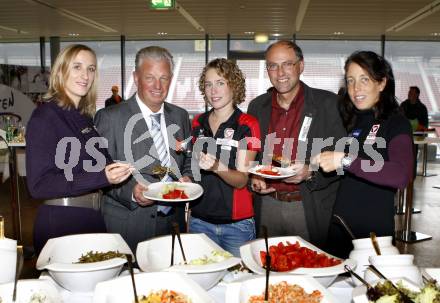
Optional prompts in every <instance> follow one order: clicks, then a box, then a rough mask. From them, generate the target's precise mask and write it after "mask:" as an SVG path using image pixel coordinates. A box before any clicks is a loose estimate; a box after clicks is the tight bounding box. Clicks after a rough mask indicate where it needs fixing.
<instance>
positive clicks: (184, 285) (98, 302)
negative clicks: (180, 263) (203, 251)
mask: <svg viewBox="0 0 440 303" xmlns="http://www.w3.org/2000/svg"><path fill="white" fill-rule="evenodd" d="M134 277H135V281H136V291H137V295H138V297H139V296H142V295H148V294H149V293H150V292H151V291H158V290H165V289H168V290H174V291H177V292H180V293H182V294H184V295H186V296H188V298H189V299H191V303H214V300H213V299H212V298H211V297H210V296H209V295H208V293H207V292H206V291H205V290H204V289H202V288H201V287H200V286H199V285H198V284H197V283H195V282H194V281H193V280H191V279H189V277H188V276H187V275H185V274H184V273H176V272H152V273H140V274H135V275H134ZM133 302H134V295H133V286H132V282H131V277H130V276H125V277H120V278H116V279H113V280H111V281H106V282H101V283H98V284H97V285H96V288H95V293H94V295H93V303H133Z"/></svg>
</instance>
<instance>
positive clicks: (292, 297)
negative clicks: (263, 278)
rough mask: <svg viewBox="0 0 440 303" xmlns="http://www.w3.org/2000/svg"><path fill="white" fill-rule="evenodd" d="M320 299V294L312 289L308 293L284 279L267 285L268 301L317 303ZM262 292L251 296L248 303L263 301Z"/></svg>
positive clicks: (270, 302) (273, 302)
mask: <svg viewBox="0 0 440 303" xmlns="http://www.w3.org/2000/svg"><path fill="white" fill-rule="evenodd" d="M321 300H322V294H321V292H320V291H318V290H314V291H313V292H312V293H311V294H308V293H307V292H306V291H305V290H304V288H302V287H301V286H299V285H296V284H293V285H292V284H288V283H287V282H286V281H283V282H280V283H277V284H271V285H269V300H268V301H267V302H268V303H291V302H292V303H293V302H301V303H318V302H321ZM264 302H266V301H264V292H263V294H262V295H260V296H251V297H250V298H249V300H248V303H264Z"/></svg>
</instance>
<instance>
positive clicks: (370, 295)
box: [344, 265, 381, 301]
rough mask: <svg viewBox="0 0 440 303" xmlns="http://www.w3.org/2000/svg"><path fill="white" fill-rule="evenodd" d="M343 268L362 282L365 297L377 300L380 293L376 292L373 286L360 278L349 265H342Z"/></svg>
mask: <svg viewBox="0 0 440 303" xmlns="http://www.w3.org/2000/svg"><path fill="white" fill-rule="evenodd" d="M344 270H345V271H346V272H348V273H350V274H351V275H352V276H353V277H355V278H356V279H358V280H359V281H361V282H362V284H364V285H365V286H366V287H367V297H368V300H371V301H376V300H378V299H379V298H380V297H381V295H380V293H379V292H378V291H377V290H376V289H375V288H374V287H373V286H371V284H370V283H368V282H367V281H365V280H364V279H362V278H361V277H360V276H359V275H358V274H357V273H355V272H354V271H353V270H352V269H351V268H350V266H348V265H345V266H344Z"/></svg>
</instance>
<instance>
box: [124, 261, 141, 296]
mask: <svg viewBox="0 0 440 303" xmlns="http://www.w3.org/2000/svg"><path fill="white" fill-rule="evenodd" d="M125 257H126V258H127V262H128V271H129V272H130V276H131V284H132V285H133V294H134V302H135V303H139V299H138V296H137V291H136V282H135V280H134V272H133V257H132V256H131V254H125Z"/></svg>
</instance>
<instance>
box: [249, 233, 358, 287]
mask: <svg viewBox="0 0 440 303" xmlns="http://www.w3.org/2000/svg"><path fill="white" fill-rule="evenodd" d="M287 241H288V242H290V243H292V244H294V243H295V242H296V241H298V242H299V244H300V245H301V246H304V247H307V248H309V249H312V250H315V251H317V252H319V253H324V254H326V255H327V256H329V257H331V258H336V257H334V256H332V255H330V254H328V253H326V252H324V251H322V250H321V249H319V248H317V247H316V246H314V245H312V244H310V243H309V242H307V241H305V240H303V239H302V238H301V237H297V236H287V237H273V238H269V239H268V242H269V246H271V245H277V244H278V243H280V242H283V243H286V242H287ZM265 250H266V246H265V243H264V239H257V240H254V241H251V242H248V243H246V244H245V245H243V246H241V247H240V255H241V259H242V260H243V262H244V264H245V265H246V266H247V267H248V268H249V269H250V270H252V271H253V272H255V273H257V274H260V275H264V274H265V272H266V270H265V269H264V268H263V266H262V264H261V259H260V251H265ZM336 259H337V258H336ZM345 265H348V266H350V267H351V268H355V267H356V261H354V260H351V259H347V260H345V261H343V262H342V263H341V264H338V265H335V266H330V267H320V268H304V267H300V268H297V269H294V270H292V271H289V272H285V273H284V274H297V275H310V276H312V277H314V278H315V279H317V280H318V282H319V283H321V284H322V285H324V286H325V287H327V286H329V285H330V284H331V283H332V282H333V280H334V279H336V277H337V275H339V274H341V273H343V272H344V266H345Z"/></svg>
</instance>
